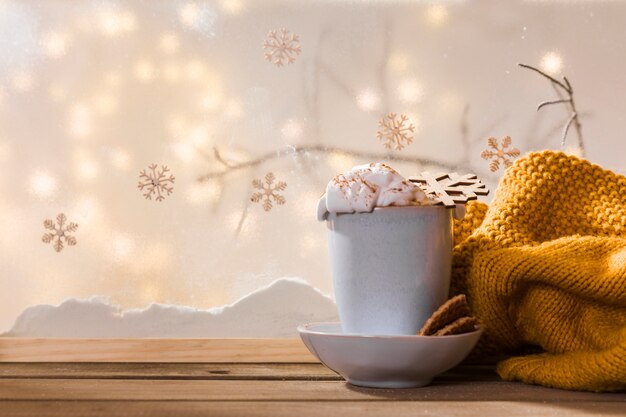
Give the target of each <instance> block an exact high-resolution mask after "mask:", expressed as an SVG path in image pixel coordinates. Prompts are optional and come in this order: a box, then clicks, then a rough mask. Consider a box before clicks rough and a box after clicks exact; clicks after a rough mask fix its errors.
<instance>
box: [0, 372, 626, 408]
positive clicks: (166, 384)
mask: <svg viewBox="0 0 626 417" xmlns="http://www.w3.org/2000/svg"><path fill="white" fill-rule="evenodd" d="M0 400H49V401H50V400H55V401H58V400H74V401H103V400H113V401H165V400H167V401H389V400H394V401H477V400H480V401H522V402H531V403H534V402H553V401H570V402H573V401H578V402H585V401H593V402H599V401H606V402H621V403H623V405H624V406H625V407H626V402H625V401H626V394H596V393H588V392H574V391H563V390H554V389H546V388H542V387H538V386H531V385H522V384H518V383H507V382H501V381H472V380H465V381H462V380H459V379H456V380H454V381H445V380H441V379H436V380H435V381H434V384H433V385H431V386H427V387H423V388H416V389H398V390H390V389H371V388H358V387H354V386H351V385H348V384H346V383H345V382H343V381H297V380H294V381H246V380H241V381H225V380H182V381H181V380H154V379H146V380H134V379H127V380H111V379H10V378H6V379H0Z"/></svg>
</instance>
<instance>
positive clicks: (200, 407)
mask: <svg viewBox="0 0 626 417" xmlns="http://www.w3.org/2000/svg"><path fill="white" fill-rule="evenodd" d="M0 407H2V408H1V409H2V416H3V417H26V416H38V417H100V416H102V417H110V416H113V415H115V416H121V417H125V416H133V417H134V416H138V415H149V416H153V417H179V416H182V415H184V416H191V417H195V416H207V415H220V416H225V417H229V416H237V417H239V416H242V415H246V416H253V417H254V416H273V417H293V416H298V417H320V416H322V417H328V416H334V415H341V416H342V417H363V416H365V417H367V416H381V415H386V416H398V415H402V416H445V415H454V416H458V417H470V416H473V417H475V416H481V417H489V416H507V417H535V416H548V415H549V416H551V417H578V416H589V415H594V416H602V417H604V416H616V415H624V405H623V404H620V403H615V402H594V401H590V402H585V403H581V402H578V401H576V402H568V401H562V402H558V403H543V404H542V403H528V402H507V401H494V402H483V401H453V402H433V401H423V402H419V403H415V402H407V401H404V402H395V403H390V402H354V401H347V402H343V401H340V402H309V401H302V402H278V403H277V402H271V401H265V402H235V403H233V402H203V401H195V402H180V401H172V402H170V401H155V402H143V401H137V402H135V401H121V402H120V401H94V402H81V401H78V402H77V401H28V402H23V401H4V402H0Z"/></svg>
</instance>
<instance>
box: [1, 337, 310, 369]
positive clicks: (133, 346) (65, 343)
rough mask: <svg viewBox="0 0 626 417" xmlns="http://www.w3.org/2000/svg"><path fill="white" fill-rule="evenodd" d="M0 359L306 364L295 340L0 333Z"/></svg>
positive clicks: (302, 348) (304, 352)
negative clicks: (14, 336)
mask: <svg viewBox="0 0 626 417" xmlns="http://www.w3.org/2000/svg"><path fill="white" fill-rule="evenodd" d="M0 362H212V363H219V362H250V363H265V362H283V363H284V362H286V363H291V362H300V363H302V362H308V363H315V362H318V360H317V359H316V358H315V357H313V355H311V353H310V352H309V351H308V350H307V348H306V347H305V346H304V344H303V343H302V341H301V340H300V339H52V338H41V339H38V338H11V337H6V338H2V337H0Z"/></svg>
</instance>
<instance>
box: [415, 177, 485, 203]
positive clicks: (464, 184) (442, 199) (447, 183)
mask: <svg viewBox="0 0 626 417" xmlns="http://www.w3.org/2000/svg"><path fill="white" fill-rule="evenodd" d="M408 179H409V181H411V182H414V183H416V184H417V185H419V187H420V188H421V189H422V190H423V191H424V193H426V195H428V196H429V197H430V198H431V199H432V200H433V201H434V202H436V203H440V204H443V205H444V206H446V207H454V206H455V205H456V204H464V203H467V202H468V201H469V200H476V199H477V198H478V196H479V195H487V194H489V190H488V189H487V187H486V186H485V184H483V183H482V182H481V181H480V180H479V179H478V177H477V176H476V175H474V174H466V175H459V174H457V173H456V172H453V173H451V174H448V173H439V174H431V173H430V172H423V173H422V174H421V175H418V176H415V177H409V178H408Z"/></svg>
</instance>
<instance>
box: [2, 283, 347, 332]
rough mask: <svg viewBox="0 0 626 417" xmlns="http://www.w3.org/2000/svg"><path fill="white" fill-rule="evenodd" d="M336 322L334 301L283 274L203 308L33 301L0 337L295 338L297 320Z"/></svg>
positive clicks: (98, 301)
mask: <svg viewBox="0 0 626 417" xmlns="http://www.w3.org/2000/svg"><path fill="white" fill-rule="evenodd" d="M337 320H338V318H337V310H336V307H335V303H334V302H333V300H331V299H330V298H329V297H327V296H326V295H324V294H322V293H321V292H320V291H319V290H318V289H316V288H313V287H312V286H310V285H309V284H308V283H307V282H306V281H304V280H302V279H298V278H283V279H279V280H276V281H274V282H273V283H271V284H270V285H268V286H267V287H263V288H260V289H258V290H256V291H254V292H252V293H250V294H248V295H246V296H245V297H243V298H241V299H239V300H237V301H236V302H234V303H233V304H230V305H226V306H223V307H216V308H211V309H206V310H203V309H197V308H192V307H185V306H176V305H166V304H151V305H149V306H148V307H146V308H142V309H130V310H126V311H123V310H122V309H121V308H120V307H119V306H116V305H111V304H109V303H108V301H107V300H106V299H105V298H103V297H93V298H91V299H88V300H78V299H74V298H70V299H68V300H66V301H64V302H62V303H61V304H59V305H58V306H53V305H36V306H32V307H28V308H27V309H26V310H24V311H23V312H22V314H20V315H19V317H18V318H17V319H16V320H15V323H14V325H13V327H12V328H11V330H9V331H8V332H7V333H4V334H3V335H2V336H13V337H107V338H112V337H295V336H296V330H295V328H296V326H297V325H298V324H301V323H307V322H312V321H337Z"/></svg>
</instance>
